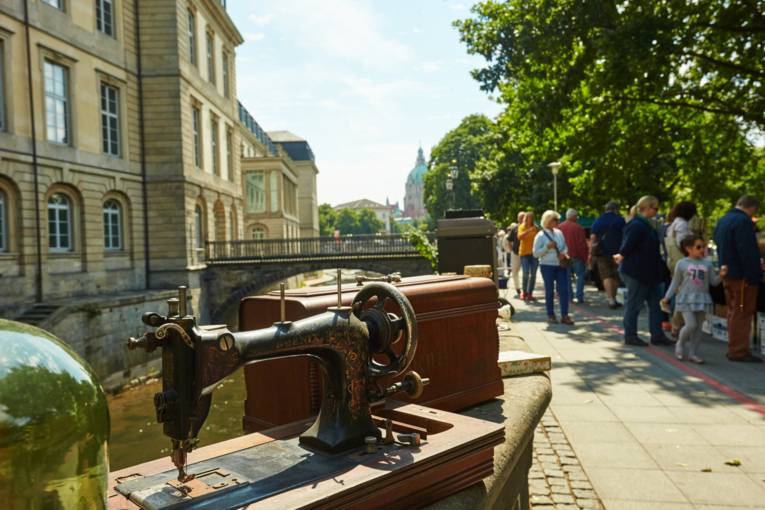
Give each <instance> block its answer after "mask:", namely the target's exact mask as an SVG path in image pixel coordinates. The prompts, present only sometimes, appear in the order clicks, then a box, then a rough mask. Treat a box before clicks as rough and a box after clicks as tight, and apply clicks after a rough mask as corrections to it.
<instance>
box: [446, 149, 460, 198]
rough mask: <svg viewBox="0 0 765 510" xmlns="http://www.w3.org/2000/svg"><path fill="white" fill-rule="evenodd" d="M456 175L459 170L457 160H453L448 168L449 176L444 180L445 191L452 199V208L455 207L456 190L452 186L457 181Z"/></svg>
mask: <svg viewBox="0 0 765 510" xmlns="http://www.w3.org/2000/svg"><path fill="white" fill-rule="evenodd" d="M458 175H459V168H458V167H457V160H456V159H453V160H452V164H451V165H450V166H449V175H448V177H447V178H446V190H447V191H449V192H451V193H450V195H451V197H452V200H451V202H452V207H457V189H456V187H455V186H454V184H455V183H456V181H457V176H458Z"/></svg>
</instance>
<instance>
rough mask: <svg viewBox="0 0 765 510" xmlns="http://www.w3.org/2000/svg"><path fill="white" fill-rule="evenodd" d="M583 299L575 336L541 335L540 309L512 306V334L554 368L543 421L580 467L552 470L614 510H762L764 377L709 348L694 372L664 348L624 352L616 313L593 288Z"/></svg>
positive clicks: (554, 330) (549, 330)
mask: <svg viewBox="0 0 765 510" xmlns="http://www.w3.org/2000/svg"><path fill="white" fill-rule="evenodd" d="M587 300H588V302H589V303H591V304H589V305H587V306H574V307H573V308H572V315H573V316H574V320H575V321H576V322H577V324H576V327H575V328H571V329H567V328H565V327H564V326H560V325H556V326H549V325H547V324H546V315H545V313H544V308H543V306H541V304H540V303H537V304H533V305H528V304H526V303H522V302H519V301H513V304H514V306H515V307H516V309H517V313H516V316H515V317H514V318H513V322H512V323H511V331H512V333H513V334H516V335H519V336H521V337H523V338H524V339H525V340H526V342H527V343H528V345H529V346H530V347H531V349H532V350H534V351H536V352H538V353H540V354H546V355H549V356H550V357H551V359H552V363H553V369H552V373H551V379H552V382H553V400H552V403H551V406H550V412H551V413H552V414H553V415H555V416H556V417H557V419H558V421H559V424H560V427H561V431H560V435H563V436H565V438H567V440H568V441H569V443H570V448H571V449H572V452H571V453H572V454H573V455H575V458H576V459H578V461H579V463H580V465H581V468H580V467H575V470H574V471H572V472H569V471H566V468H568V467H570V466H568V465H565V464H563V463H562V462H560V460H559V465H560V468H561V471H563V472H564V473H566V476H568V477H569V478H568V480H569V484H571V483H574V482H578V481H579V478H580V477H582V478H584V480H585V483H591V485H592V488H593V489H594V492H595V493H596V494H597V495H598V496H599V497H600V498H601V499H600V501H602V503H603V506H604V507H605V508H608V509H616V510H619V509H633V508H634V509H644V508H650V509H679V510H683V509H690V508H716V509H720V510H722V509H724V508H727V507H731V508H765V495H763V492H762V491H765V383H763V381H765V366H750V365H747V366H742V365H741V364H736V363H730V362H728V361H727V360H726V359H725V345H724V344H722V343H721V342H717V341H713V340H711V338H710V337H707V338H705V339H704V340H703V342H702V353H703V356H704V357H705V358H706V360H707V363H706V364H705V365H701V366H698V365H684V364H681V363H679V362H677V361H676V360H675V359H674V357H673V356H672V348H671V347H667V348H656V347H651V348H648V349H645V348H635V347H631V346H625V345H624V344H623V342H622V338H621V335H620V334H619V332H618V330H619V329H620V328H621V323H622V320H621V316H620V311H611V310H609V309H608V308H607V307H606V306H604V303H603V301H602V297H601V296H600V295H598V294H597V293H596V292H594V291H593V289H588V290H587ZM644 315H646V314H645V312H643V313H641V322H640V333H641V335H643V336H644V337H647V331H646V330H647V327H646V317H644ZM558 369H560V375H559V376H556V370H558ZM558 436H559V432H558V431H554V433H552V434H550V438H551V439H556V437H558ZM549 446H550V447H553V446H555V444H553V443H552V441H551V442H550V445H549ZM546 447H547V446H544V445H543V446H542V448H546ZM552 450H553V451H554V452H556V454H557V453H558V452H557V451H556V450H555V449H554V448H552ZM542 454H543V455H548V454H549V452H548V451H547V450H545V451H544V452H543V453H542ZM566 455H569V453H568V452H567V453H566ZM564 458H567V459H569V458H574V457H564ZM559 459H560V457H559ZM731 459H738V460H739V461H740V462H741V464H740V465H739V466H730V465H726V464H725V461H726V460H731ZM577 470H578V471H577ZM732 492H735V494H731V493H732ZM583 501H586V499H583ZM563 504H564V503H563V502H559V503H557V506H554V505H556V502H555V501H553V502H552V505H553V506H550V507H549V508H562V506H561V505H563ZM535 508H536V507H535ZM540 508H542V507H540Z"/></svg>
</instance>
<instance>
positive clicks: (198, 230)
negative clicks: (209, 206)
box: [194, 206, 204, 250]
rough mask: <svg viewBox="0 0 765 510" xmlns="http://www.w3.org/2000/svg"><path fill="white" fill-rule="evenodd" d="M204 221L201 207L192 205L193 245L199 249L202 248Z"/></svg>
mask: <svg viewBox="0 0 765 510" xmlns="http://www.w3.org/2000/svg"><path fill="white" fill-rule="evenodd" d="M203 226H204V223H203V221H202V207H201V206H196V207H194V237H195V239H194V242H195V244H194V246H195V247H196V248H197V249H198V250H201V249H202V248H204V240H203V235H204V229H203Z"/></svg>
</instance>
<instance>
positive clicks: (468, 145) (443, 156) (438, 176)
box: [424, 115, 492, 219]
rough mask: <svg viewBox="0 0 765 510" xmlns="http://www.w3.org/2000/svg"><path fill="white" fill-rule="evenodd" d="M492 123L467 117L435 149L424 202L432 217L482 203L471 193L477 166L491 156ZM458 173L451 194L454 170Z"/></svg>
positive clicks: (474, 206)
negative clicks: (450, 172)
mask: <svg viewBox="0 0 765 510" xmlns="http://www.w3.org/2000/svg"><path fill="white" fill-rule="evenodd" d="M491 136H492V122H491V120H489V119H488V118H487V117H486V116H484V115H468V116H467V117H465V118H464V119H462V122H460V125H459V126H457V127H456V128H455V129H453V130H451V131H449V132H448V133H446V135H444V137H443V138H441V140H440V141H439V142H438V144H436V146H435V147H433V150H432V151H431V154H430V169H429V170H428V172H427V173H426V174H425V189H424V195H425V197H424V199H425V208H426V209H427V210H428V213H429V216H430V217H431V218H434V219H439V218H443V217H444V212H445V211H446V210H447V209H476V208H479V207H480V206H481V204H480V201H479V199H478V197H477V196H476V194H475V193H473V191H472V189H471V176H472V174H473V172H474V169H475V167H476V163H477V162H478V161H479V160H481V159H482V158H483V157H485V156H486V155H488V153H489V139H490V137H491ZM453 167H454V168H456V169H457V178H456V179H455V180H454V181H453V189H452V191H448V190H447V189H446V181H447V178H448V177H449V171H450V169H451V168H453Z"/></svg>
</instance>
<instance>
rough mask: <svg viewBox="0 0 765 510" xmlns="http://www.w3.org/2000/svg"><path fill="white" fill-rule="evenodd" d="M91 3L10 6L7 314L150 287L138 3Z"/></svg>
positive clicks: (3, 167) (4, 125)
mask: <svg viewBox="0 0 765 510" xmlns="http://www.w3.org/2000/svg"><path fill="white" fill-rule="evenodd" d="M96 3H98V2H96ZM84 4H85V2H74V1H72V2H66V4H64V2H63V0H60V1H59V2H57V1H56V0H46V1H26V2H25V1H23V0H9V1H4V2H1V3H0V275H1V276H0V285H2V287H3V290H4V292H2V293H0V309H5V310H10V313H8V314H12V313H13V311H14V309H15V308H18V307H20V306H23V305H24V304H25V303H30V302H33V301H35V299H36V298H38V299H40V298H42V299H46V298H61V297H65V296H68V295H72V294H97V293H100V292H108V291H122V290H130V289H137V288H143V287H144V286H145V284H146V280H145V275H146V271H145V263H146V257H145V253H146V252H145V236H144V226H145V223H144V215H143V211H144V210H145V208H144V202H143V183H144V179H143V178H142V169H141V165H140V163H139V161H140V155H141V147H140V145H141V142H140V136H139V130H138V129H137V127H138V125H139V112H138V108H137V106H136V105H137V97H138V83H137V80H136V50H135V48H136V46H135V42H136V40H135V24H134V18H133V16H132V15H130V12H131V11H132V9H133V3H132V1H130V0H124V1H120V2H119V3H116V4H114V3H110V4H109V5H110V6H111V9H112V10H110V11H109V12H108V15H107V14H105V13H104V12H103V11H99V12H96V9H95V8H93V7H94V6H93V2H88V6H89V7H90V8H83V7H84ZM115 6H117V7H118V8H117V9H115ZM75 91H77V93H76V94H75V93H74V92H75Z"/></svg>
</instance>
